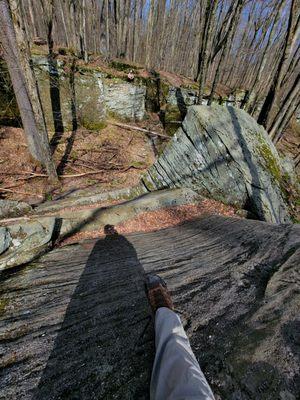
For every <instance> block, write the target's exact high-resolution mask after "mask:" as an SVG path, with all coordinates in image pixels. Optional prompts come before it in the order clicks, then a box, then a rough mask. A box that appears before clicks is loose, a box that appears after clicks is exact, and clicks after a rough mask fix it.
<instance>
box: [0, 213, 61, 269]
mask: <svg viewBox="0 0 300 400" xmlns="http://www.w3.org/2000/svg"><path fill="white" fill-rule="evenodd" d="M55 222H56V221H55V218H53V217H44V218H40V219H39V220H36V221H23V222H21V223H19V224H13V225H9V226H7V227H1V228H0V271H3V270H5V269H8V268H13V267H16V266H18V265H22V264H26V263H28V262H30V261H32V260H34V259H35V258H36V257H38V256H40V255H41V254H43V253H44V252H45V251H46V250H47V249H49V248H50V247H51V245H52V239H53V236H54V232H55Z"/></svg>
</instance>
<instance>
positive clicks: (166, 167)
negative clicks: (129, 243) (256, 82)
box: [142, 105, 289, 223]
mask: <svg viewBox="0 0 300 400" xmlns="http://www.w3.org/2000/svg"><path fill="white" fill-rule="evenodd" d="M142 182H143V184H144V185H145V186H146V188H147V189H148V190H149V191H152V190H157V189H165V188H174V187H191V188H192V189H193V190H195V191H196V192H198V193H200V194H203V195H204V196H206V197H211V198H213V199H216V200H219V201H221V202H224V203H227V204H231V205H234V206H237V207H238V208H245V209H247V210H249V211H251V212H252V213H254V214H255V215H257V217H258V218H259V219H261V220H265V221H269V222H276V223H279V222H288V221H289V215H288V211H287V206H286V204H285V201H284V196H283V190H282V169H281V162H280V158H279V155H278V153H277V150H276V149H275V147H274V145H273V143H272V142H271V140H270V138H269V136H268V134H267V132H266V131H265V130H264V129H263V127H261V126H259V125H258V124H257V123H256V121H255V120H254V119H253V118H252V117H251V116H250V115H249V114H247V113H246V112H245V111H243V110H240V109H236V108H234V107H222V106H219V105H212V106H210V107H207V106H192V107H189V108H188V113H187V116H186V118H185V120H184V121H183V124H182V127H181V128H179V129H178V131H177V132H176V134H175V135H174V137H173V138H172V140H171V142H170V143H169V144H168V146H167V147H166V149H165V150H164V152H163V154H162V155H161V156H160V157H159V158H158V160H157V161H156V162H155V163H154V165H153V166H152V167H150V169H149V170H148V171H147V173H146V174H145V175H144V177H143V179H142Z"/></svg>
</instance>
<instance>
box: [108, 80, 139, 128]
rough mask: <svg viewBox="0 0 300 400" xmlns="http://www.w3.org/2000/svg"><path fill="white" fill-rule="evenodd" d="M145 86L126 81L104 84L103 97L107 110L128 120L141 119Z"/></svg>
mask: <svg viewBox="0 0 300 400" xmlns="http://www.w3.org/2000/svg"><path fill="white" fill-rule="evenodd" d="M145 96H146V88H145V87H142V86H135V85H130V84H128V83H119V84H106V85H105V86H104V98H105V105H106V107H107V110H109V112H110V113H113V114H116V115H117V116H119V117H121V118H124V119H129V120H138V121H140V120H142V119H143V118H144V117H145Z"/></svg>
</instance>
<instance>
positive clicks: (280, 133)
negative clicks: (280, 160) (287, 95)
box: [273, 97, 300, 143]
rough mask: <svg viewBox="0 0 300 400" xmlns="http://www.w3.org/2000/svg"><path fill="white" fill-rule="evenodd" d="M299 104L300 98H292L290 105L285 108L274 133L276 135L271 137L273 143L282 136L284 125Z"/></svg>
mask: <svg viewBox="0 0 300 400" xmlns="http://www.w3.org/2000/svg"><path fill="white" fill-rule="evenodd" d="M299 106H300V99H299V97H298V98H294V100H293V102H292V104H291V106H290V108H289V109H287V111H286V113H285V115H284V118H282V121H281V123H280V125H279V127H278V131H277V133H276V136H275V137H274V139H273V142H274V143H278V142H279V140H280V139H281V138H282V136H283V135H284V130H285V128H286V126H287V125H288V123H289V122H290V120H291V118H292V116H293V114H294V113H295V111H296V110H297V108H298V107H299Z"/></svg>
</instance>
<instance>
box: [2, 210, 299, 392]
mask: <svg viewBox="0 0 300 400" xmlns="http://www.w3.org/2000/svg"><path fill="white" fill-rule="evenodd" d="M299 230H300V227H299V226H296V225H294V226H293V225H271V224H267V223H263V222H259V221H251V220H238V219H235V218H226V217H221V216H210V217H206V218H202V219H199V220H195V221H191V222H188V223H186V224H183V225H180V226H177V227H173V228H168V229H164V230H160V231H157V232H149V233H139V234H130V235H126V236H122V235H119V236H117V237H110V238H103V239H99V240H92V241H85V242H82V243H80V244H77V245H72V246H66V247H62V248H58V249H56V250H53V251H52V252H51V253H48V254H47V255H45V256H43V257H42V258H40V260H39V261H36V262H35V263H32V264H30V265H28V266H26V267H23V268H19V269H15V270H12V271H10V272H6V273H2V275H1V280H2V282H1V302H0V307H1V308H0V313H1V314H0V315H1V322H0V335H1V336H0V346H1V347H0V352H1V353H0V360H1V361H0V363H1V364H0V365H1V374H0V388H1V389H0V398H1V399H6V400H10V399H11V400H15V399H22V400H23V399H24V400H27V399H34V400H38V399H43V400H45V399H147V398H148V396H149V394H148V393H149V379H150V374H151V367H152V362H153V357H154V342H153V325H152V323H151V322H149V321H150V310H149V306H148V303H147V298H146V295H145V292H144V279H145V274H146V273H149V272H156V273H158V274H160V275H161V276H162V277H163V278H164V279H165V280H166V281H167V283H168V285H169V288H170V289H171V291H172V295H173V298H174V300H175V305H176V308H177V309H179V310H180V311H181V312H183V315H184V320H185V325H186V329H187V333H188V336H189V338H190V340H191V345H192V348H193V350H194V352H195V354H196V357H197V359H198V360H199V362H200V365H201V366H202V369H203V370H204V372H205V374H206V376H207V379H208V381H209V382H210V384H211V386H212V388H213V390H214V392H215V394H216V397H217V398H218V399H220V398H221V399H242V400H244V399H245V400H246V399H255V400H257V399H260V400H265V399H268V400H271V399H272V400H273V399H286V400H288V399H289V400H290V399H297V398H298V397H297V396H298V394H299V393H300V377H299V361H300V360H299V357H300V356H299V347H300V337H299V332H300V320H299V308H300V291H299V256H300V250H299V249H300V232H299Z"/></svg>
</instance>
